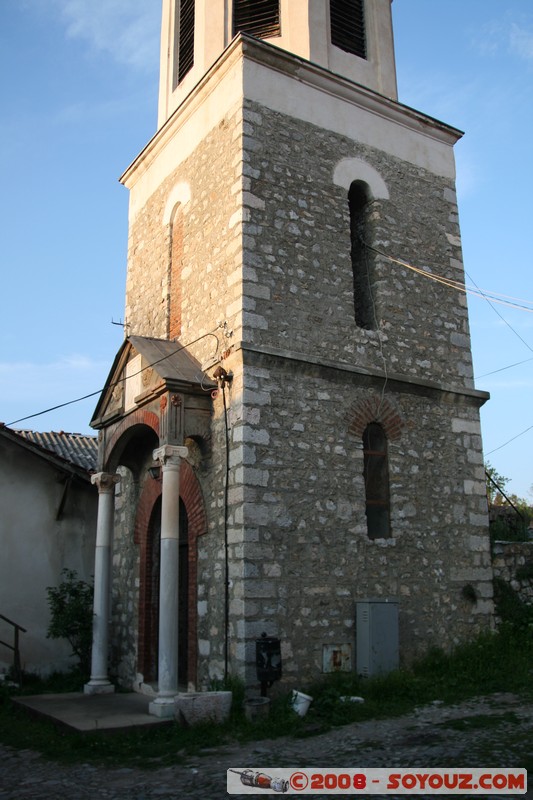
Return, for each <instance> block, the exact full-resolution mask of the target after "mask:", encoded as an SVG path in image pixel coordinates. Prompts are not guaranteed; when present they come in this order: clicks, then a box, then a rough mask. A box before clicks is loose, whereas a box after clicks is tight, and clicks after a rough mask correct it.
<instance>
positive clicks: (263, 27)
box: [233, 0, 281, 39]
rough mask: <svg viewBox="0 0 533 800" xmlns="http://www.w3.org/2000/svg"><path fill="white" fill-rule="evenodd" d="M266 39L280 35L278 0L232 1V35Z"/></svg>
mask: <svg viewBox="0 0 533 800" xmlns="http://www.w3.org/2000/svg"><path fill="white" fill-rule="evenodd" d="M239 31H242V32H243V33H248V34H250V36H257V37H258V39H268V38H269V37H270V36H279V35H280V34H281V24H280V13H279V0H233V35H234V36H235V35H236V34H237V33H239Z"/></svg>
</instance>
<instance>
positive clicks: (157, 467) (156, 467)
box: [148, 463, 161, 481]
mask: <svg viewBox="0 0 533 800" xmlns="http://www.w3.org/2000/svg"><path fill="white" fill-rule="evenodd" d="M148 472H149V473H150V477H151V478H153V479H154V481H158V480H159V479H160V477H161V464H157V463H156V464H152V466H151V467H148Z"/></svg>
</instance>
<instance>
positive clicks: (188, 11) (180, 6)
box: [174, 0, 195, 88]
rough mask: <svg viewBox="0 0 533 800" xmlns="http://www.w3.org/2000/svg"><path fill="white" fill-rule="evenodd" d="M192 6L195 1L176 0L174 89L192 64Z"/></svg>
mask: <svg viewBox="0 0 533 800" xmlns="http://www.w3.org/2000/svg"><path fill="white" fill-rule="evenodd" d="M194 5H195V0H176V15H175V26H176V31H175V36H174V41H175V42H176V43H177V48H178V49H177V53H176V60H175V70H174V88H175V87H176V86H177V85H178V84H179V83H181V82H182V80H183V79H184V77H185V76H186V74H187V73H188V72H189V71H190V70H191V69H192V67H193V64H194Z"/></svg>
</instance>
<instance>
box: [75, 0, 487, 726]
mask: <svg viewBox="0 0 533 800" xmlns="http://www.w3.org/2000/svg"><path fill="white" fill-rule="evenodd" d="M390 4H391V0H373V2H368V0H366V2H365V0H290V2H289V0H255V1H254V2H249V0H233V2H230V0H208V1H207V0H164V2H163V25H162V47H161V83H160V98H159V128H158V131H157V133H156V134H155V136H154V137H153V139H152V140H151V141H150V142H149V143H148V145H147V146H146V148H145V149H144V150H143V151H142V152H141V153H140V155H139V156H138V158H137V159H136V160H135V162H134V163H133V164H132V165H131V166H130V167H129V168H128V169H127V170H126V172H125V174H124V176H123V177H122V181H123V183H124V185H125V186H126V187H127V188H128V189H129V192H130V219H129V243H128V275H127V286H126V323H127V337H126V339H125V341H124V344H123V347H122V348H121V350H120V352H119V354H118V355H117V358H116V360H115V363H114V365H113V367H112V370H111V373H110V377H109V380H108V384H107V386H106V389H105V390H104V392H103V394H102V396H101V398H100V401H99V403H98V406H97V408H96V411H95V414H94V418H93V421H92V424H93V426H94V427H95V428H96V429H98V430H99V438H100V463H99V469H100V472H99V474H98V476H96V478H95V479H94V481H95V483H96V484H97V486H98V488H99V491H100V495H99V497H100V500H101V511H102V513H101V515H100V516H99V531H98V534H99V536H98V541H97V561H96V564H97V566H96V582H95V588H96V592H95V643H94V645H93V675H92V677H91V682H90V684H89V687H88V691H105V690H107V688H108V686H109V678H108V673H109V670H111V672H112V673H113V674H116V675H118V676H119V678H120V680H121V681H122V682H123V683H125V684H127V685H129V686H132V685H133V686H135V687H136V688H138V689H140V690H143V691H150V690H151V691H153V692H154V698H155V699H154V700H153V702H152V705H151V708H152V710H153V712H154V713H156V714H161V715H164V714H165V713H166V711H165V709H167V708H168V705H169V703H170V698H172V697H173V695H174V694H175V693H176V691H177V687H178V684H179V685H180V686H183V685H186V686H189V688H198V689H200V688H205V687H207V686H208V685H209V683H210V681H212V680H213V679H216V678H221V677H223V676H224V675H226V674H228V673H231V674H236V675H239V676H241V677H242V678H244V679H245V681H246V683H247V684H248V685H250V684H254V683H256V682H257V679H256V677H255V643H256V640H257V639H258V638H259V637H260V636H261V634H262V633H263V632H265V633H266V634H267V635H268V636H269V637H277V638H279V639H280V642H281V653H282V661H283V676H284V680H285V681H286V682H287V685H290V684H291V682H292V683H295V682H296V681H299V682H302V681H305V680H308V679H311V678H316V677H317V675H318V674H320V673H321V672H323V671H324V670H325V669H329V668H330V667H331V653H332V652H334V653H340V654H341V655H342V659H341V661H342V665H341V666H340V668H347V669H356V659H355V647H356V638H357V631H356V606H357V603H358V602H360V601H361V600H363V599H368V598H373V599H374V600H376V601H377V602H380V601H387V602H389V601H391V602H394V604H395V605H396V606H397V609H398V634H399V655H400V660H401V661H402V662H403V663H407V662H409V661H410V660H411V659H413V658H414V657H416V656H417V655H418V654H421V653H423V652H424V651H425V650H427V649H428V647H430V646H432V645H438V646H443V647H445V648H449V647H451V646H453V645H454V644H455V643H458V642H459V641H462V640H465V639H467V638H468V637H471V636H472V635H473V634H474V633H475V632H476V631H479V630H481V629H483V628H486V627H488V626H490V625H491V621H492V569H491V563H490V552H489V539H488V522H487V501H486V494H485V480H484V466H483V453H482V442H481V431H480V421H479V408H480V406H481V405H482V404H483V403H484V402H485V401H486V399H487V395H486V394H485V393H483V392H479V391H477V390H476V389H475V387H474V382H473V371H472V358H471V348H470V337H469V327H468V311H467V305H466V299H465V294H464V291H461V290H460V286H461V284H462V283H463V279H464V274H463V264H462V254H461V239H460V231H459V222H458V209H457V199H456V193H455V164H454V154H453V146H454V144H455V142H456V141H457V140H458V138H460V136H461V133H460V131H457V130H456V129H454V128H451V127H449V126H447V125H446V124H444V123H442V122H439V121H437V120H435V119H432V118H430V117H427V116H425V115H424V114H422V113H420V112H418V111H415V110H413V109H411V108H408V107H406V106H404V105H402V104H401V103H399V102H398V98H397V90H396V76H395V65H394V48H393V37H392V22H391V9H390ZM208 7H209V13H208ZM152 474H153V475H155V477H152ZM113 520H114V523H113ZM113 528H114V533H113ZM98 565H100V566H98ZM111 589H112V600H111V601H110V602H111V604H112V605H111V609H109V608H108V606H107V605H106V603H108V602H109V600H108V597H109V594H110V591H111ZM109 614H110V615H111V619H112V623H111V626H110V627H108V626H107V625H106V624H105V623H104V620H105V619H107V616H106V615H109ZM108 658H110V661H109V665H108ZM340 664H341V662H339V661H337V662H336V666H337V667H339V665H340ZM150 687H151V689H150Z"/></svg>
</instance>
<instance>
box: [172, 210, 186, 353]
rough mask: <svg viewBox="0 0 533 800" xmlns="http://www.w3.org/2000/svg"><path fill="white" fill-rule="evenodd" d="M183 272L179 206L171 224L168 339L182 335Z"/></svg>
mask: <svg viewBox="0 0 533 800" xmlns="http://www.w3.org/2000/svg"><path fill="white" fill-rule="evenodd" d="M182 270H183V211H182V207H181V205H180V206H177V208H176V209H175V210H174V213H173V215H172V219H171V222H170V264H169V280H168V287H169V288H168V338H169V339H179V337H180V335H181V309H182V305H181V304H182V291H181V274H182Z"/></svg>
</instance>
